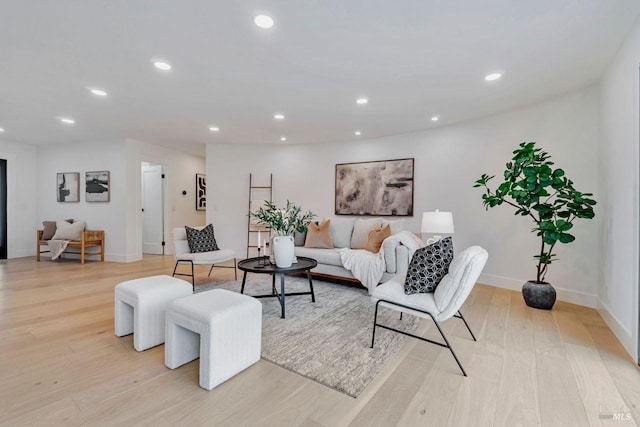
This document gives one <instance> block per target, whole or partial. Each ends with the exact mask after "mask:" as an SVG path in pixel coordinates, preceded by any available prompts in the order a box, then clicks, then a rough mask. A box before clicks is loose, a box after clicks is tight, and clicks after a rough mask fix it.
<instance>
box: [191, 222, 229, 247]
mask: <svg viewBox="0 0 640 427" xmlns="http://www.w3.org/2000/svg"><path fill="white" fill-rule="evenodd" d="M184 229H185V232H186V233H187V241H188V242H189V249H190V250H191V253H198V252H211V251H217V250H219V249H220V248H219V247H218V243H216V236H215V234H214V230H213V224H209V225H207V226H206V227H204V228H203V229H202V230H198V229H197V228H191V227H189V226H185V227H184Z"/></svg>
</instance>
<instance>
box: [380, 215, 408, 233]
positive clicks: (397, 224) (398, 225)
mask: <svg viewBox="0 0 640 427" xmlns="http://www.w3.org/2000/svg"><path fill="white" fill-rule="evenodd" d="M387 224H389V225H390V226H391V235H392V236H393V235H394V234H398V233H399V232H401V231H403V230H404V219H393V220H392V219H383V220H382V227H384V226H385V225H387Z"/></svg>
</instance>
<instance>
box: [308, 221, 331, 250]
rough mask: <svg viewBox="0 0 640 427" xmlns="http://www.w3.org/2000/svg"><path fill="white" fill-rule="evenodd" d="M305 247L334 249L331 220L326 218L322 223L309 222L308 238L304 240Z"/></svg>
mask: <svg viewBox="0 0 640 427" xmlns="http://www.w3.org/2000/svg"><path fill="white" fill-rule="evenodd" d="M304 247H305V248H324V249H333V242H332V241H331V221H330V220H326V221H324V222H323V223H321V224H320V225H317V224H315V223H313V222H312V223H310V224H309V229H308V230H307V238H306V239H305V241H304Z"/></svg>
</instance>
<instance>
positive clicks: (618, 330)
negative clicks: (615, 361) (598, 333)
mask: <svg viewBox="0 0 640 427" xmlns="http://www.w3.org/2000/svg"><path fill="white" fill-rule="evenodd" d="M598 301H599V303H600V308H598V313H600V316H601V317H602V319H603V320H604V322H605V323H606V324H607V326H608V327H609V329H611V331H613V334H614V335H615V336H616V338H618V341H620V344H622V346H623V347H624V349H625V350H627V353H629V355H630V356H631V358H632V359H633V360H635V361H636V362H637V361H638V355H637V354H636V352H637V351H638V350H637V348H636V343H635V340H634V339H633V336H632V335H631V332H629V331H628V330H627V328H625V327H624V326H622V323H620V321H619V320H618V319H617V318H616V316H614V315H613V314H612V313H611V311H610V310H609V307H607V305H606V304H605V303H604V302H603V301H602V300H601V299H600V298H598Z"/></svg>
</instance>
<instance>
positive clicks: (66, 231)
mask: <svg viewBox="0 0 640 427" xmlns="http://www.w3.org/2000/svg"><path fill="white" fill-rule="evenodd" d="M84 227H85V222H84V221H76V222H74V223H73V224H70V223H68V222H67V221H56V233H55V234H54V235H53V237H52V238H51V239H53V240H76V241H77V240H82V232H83V231H84Z"/></svg>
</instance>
